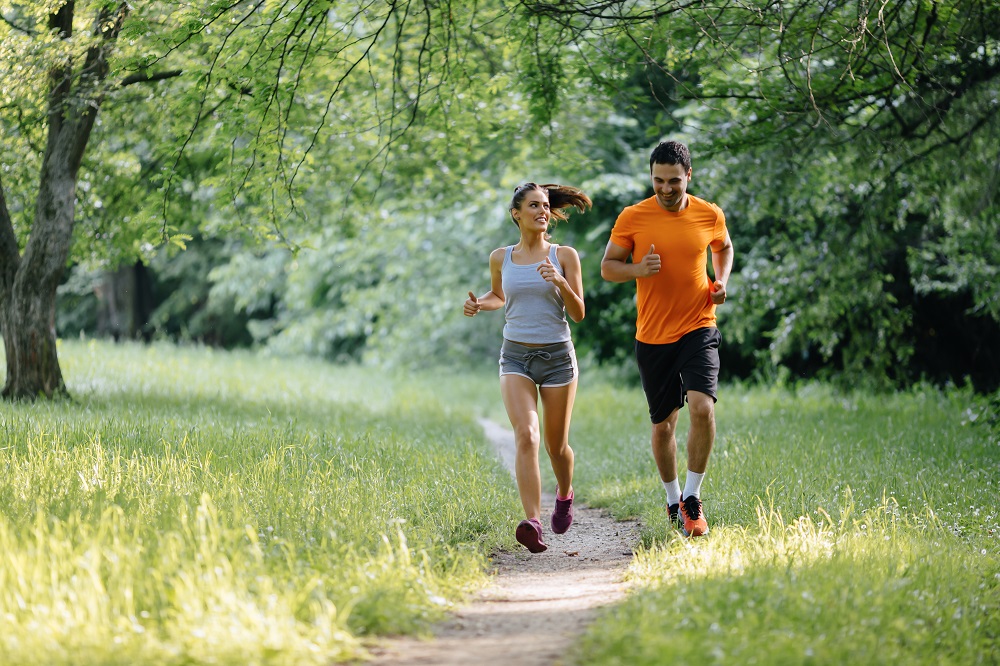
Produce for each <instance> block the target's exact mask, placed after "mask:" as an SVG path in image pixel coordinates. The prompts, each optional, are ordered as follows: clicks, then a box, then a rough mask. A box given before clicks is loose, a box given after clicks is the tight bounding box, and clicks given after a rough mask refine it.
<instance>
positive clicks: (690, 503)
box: [683, 495, 701, 520]
mask: <svg viewBox="0 0 1000 666" xmlns="http://www.w3.org/2000/svg"><path fill="white" fill-rule="evenodd" d="M683 501H684V513H686V514H687V515H688V518H690V519H691V520H698V518H699V517H700V516H701V500H700V499H698V498H697V497H695V496H694V495H690V496H688V497H685V498H684V500H683Z"/></svg>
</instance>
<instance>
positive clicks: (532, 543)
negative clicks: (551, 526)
mask: <svg viewBox="0 0 1000 666" xmlns="http://www.w3.org/2000/svg"><path fill="white" fill-rule="evenodd" d="M514 536H515V537H517V542H518V543H519V544H521V545H522V546H524V547H525V548H527V549H528V550H529V551H531V552H532V553H543V552H545V551H546V550H547V549H548V546H546V545H545V544H544V543H543V542H542V523H541V521H539V520H538V518H531V519H530V520H522V521H521V522H520V523H518V525H517V530H516V531H515V532H514Z"/></svg>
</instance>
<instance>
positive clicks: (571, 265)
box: [556, 245, 587, 323]
mask: <svg viewBox="0 0 1000 666" xmlns="http://www.w3.org/2000/svg"><path fill="white" fill-rule="evenodd" d="M556 257H558V259H559V263H560V264H562V267H563V272H565V273H566V275H565V278H564V279H563V280H561V281H559V282H558V285H559V290H560V291H561V292H562V297H563V303H564V304H565V305H566V314H567V315H569V318H570V319H572V320H573V321H575V322H577V323H580V322H581V321H583V317H584V315H586V314H587V307H586V306H585V305H584V303H583V271H582V269H581V267H580V255H579V254H577V252H576V250H574V249H573V248H571V247H569V246H567V245H560V246H559V247H558V248H556Z"/></svg>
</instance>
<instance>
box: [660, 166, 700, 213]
mask: <svg viewBox="0 0 1000 666" xmlns="http://www.w3.org/2000/svg"><path fill="white" fill-rule="evenodd" d="M650 177H651V179H652V181H653V190H654V191H655V192H656V203H658V204H660V206H662V207H663V208H664V209H666V210H669V211H673V212H675V213H676V212H677V211H679V210H681V209H682V208H684V207H685V206H686V205H687V186H688V182H689V181H690V180H691V169H688V170H687V171H685V170H684V167H683V166H681V165H680V164H656V163H654V164H653V168H652V170H651V174H650Z"/></svg>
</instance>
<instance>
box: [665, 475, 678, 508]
mask: <svg viewBox="0 0 1000 666" xmlns="http://www.w3.org/2000/svg"><path fill="white" fill-rule="evenodd" d="M663 488H664V490H666V491H667V506H670V505H672V504H679V503H680V501H681V482H680V480H679V479H674V480H673V481H664V482H663Z"/></svg>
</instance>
